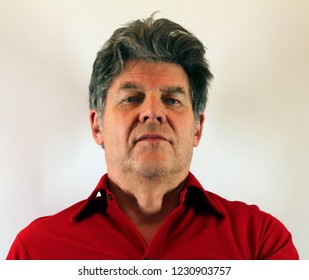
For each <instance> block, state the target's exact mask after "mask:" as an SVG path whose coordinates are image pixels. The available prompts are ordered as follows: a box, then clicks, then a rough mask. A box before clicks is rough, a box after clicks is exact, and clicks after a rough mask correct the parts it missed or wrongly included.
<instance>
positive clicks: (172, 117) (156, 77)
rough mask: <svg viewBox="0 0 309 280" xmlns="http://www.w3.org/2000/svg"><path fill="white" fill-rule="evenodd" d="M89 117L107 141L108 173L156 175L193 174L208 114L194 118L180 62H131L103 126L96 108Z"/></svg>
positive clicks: (115, 87) (97, 135)
mask: <svg viewBox="0 0 309 280" xmlns="http://www.w3.org/2000/svg"><path fill="white" fill-rule="evenodd" d="M90 121H91V127H92V133H93V136H94V139H95V141H96V143H97V144H99V145H104V149H105V158H106V164H107V168H108V173H109V175H111V174H112V175H113V176H121V174H124V173H132V172H133V173H134V174H137V175H139V176H143V177H147V178H152V177H156V176H161V177H162V176H165V175H173V174H175V175H176V174H179V173H184V174H187V173H188V170H189V167H190V163H191V159H192V151H193V147H195V146H197V145H198V143H199V140H200V137H201V133H202V126H203V121H204V115H203V114H202V115H201V118H200V119H199V120H195V119H194V114H193V109H192V102H191V96H190V89H189V82H188V77H187V75H186V73H185V71H184V70H183V68H182V67H181V66H179V65H177V64H173V63H163V62H157V63H152V62H145V61H141V60H129V61H127V62H126V63H125V66H124V70H123V72H122V73H121V74H120V75H119V76H118V77H117V78H116V79H115V80H114V81H113V83H112V85H111V87H110V89H109V91H108V93H107V98H106V104H105V110H104V112H103V119H102V124H101V125H100V122H99V119H98V114H97V112H96V111H91V113H90Z"/></svg>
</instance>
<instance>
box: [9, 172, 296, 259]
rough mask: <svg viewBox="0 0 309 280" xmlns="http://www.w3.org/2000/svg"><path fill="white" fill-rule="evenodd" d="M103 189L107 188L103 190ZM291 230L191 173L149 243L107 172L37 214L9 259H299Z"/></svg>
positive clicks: (18, 236)
mask: <svg viewBox="0 0 309 280" xmlns="http://www.w3.org/2000/svg"><path fill="white" fill-rule="evenodd" d="M99 194H100V195H99ZM298 258H299V257H298V254H297V251H296V249H295V247H294V245H293V243H292V237H291V234H290V233H289V232H288V231H287V229H286V228H285V227H284V226H283V224H282V223H281V222H279V221H278V220H277V219H276V218H274V217H273V216H271V215H270V214H267V213H265V212H262V211H261V210H259V208H258V207H257V206H249V205H247V204H245V203H242V202H238V201H234V202H232V201H228V200H226V199H224V198H222V197H219V196H218V195H216V194H213V193H211V192H208V191H205V190H204V189H203V188H202V186H201V185H200V183H199V182H198V181H197V179H196V178H195V177H194V176H193V175H192V174H191V173H190V174H189V176H188V178H187V180H186V183H185V186H184V189H183V191H182V192H181V195H180V203H179V206H178V207H177V208H175V209H174V210H173V212H172V213H171V214H170V215H169V216H168V217H167V218H166V220H165V221H164V222H163V223H162V225H161V227H160V228H159V230H158V231H157V233H156V234H155V236H154V238H153V239H152V241H151V242H150V244H149V245H148V246H147V245H146V243H145V241H144V240H143V238H142V236H141V235H140V233H139V232H138V230H137V229H136V227H135V226H134V224H133V223H132V222H131V221H130V220H129V218H128V217H127V216H126V215H125V214H124V213H123V212H122V211H121V210H120V209H119V208H118V206H117V202H116V199H115V197H114V195H113V194H112V193H111V192H110V191H109V190H108V187H107V175H104V176H103V177H102V178H101V180H100V182H99V183H98V185H97V187H96V189H95V190H94V191H93V192H92V194H91V195H90V196H89V198H88V199H87V200H84V201H81V202H79V203H77V204H75V205H73V206H71V207H69V208H67V209H65V210H63V211H61V212H59V213H58V214H55V215H53V216H48V217H42V218H39V219H37V220H35V221H33V222H32V223H31V224H30V225H29V226H27V227H26V228H25V229H23V230H22V231H21V232H20V233H19V234H18V235H17V237H16V239H15V241H14V243H13V245H12V247H11V249H10V251H9V253H8V256H7V259H36V260H42V259H48V260H62V259H72V260H73V259H74V260H76V259H80V260H81V259H92V260H94V259H114V260H115V259H204V260H206V259H213V260H216V259H225V260H233V259H298Z"/></svg>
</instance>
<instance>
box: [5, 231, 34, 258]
mask: <svg viewBox="0 0 309 280" xmlns="http://www.w3.org/2000/svg"><path fill="white" fill-rule="evenodd" d="M6 259H7V260H30V257H29V255H28V252H27V249H26V248H25V246H24V244H23V242H22V240H21V238H20V236H19V235H17V237H16V239H15V240H14V242H13V244H12V245H11V248H10V250H9V252H8V255H7V257H6Z"/></svg>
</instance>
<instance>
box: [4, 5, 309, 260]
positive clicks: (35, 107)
mask: <svg viewBox="0 0 309 280" xmlns="http://www.w3.org/2000/svg"><path fill="white" fill-rule="evenodd" d="M154 11H160V14H159V15H158V17H167V18H169V19H171V20H173V21H176V22H178V23H180V24H181V25H183V26H184V27H185V28H187V29H189V30H190V31H192V32H193V33H194V34H195V35H196V36H197V37H199V38H200V39H201V40H202V41H203V43H204V44H205V45H206V47H207V49H208V51H207V58H208V60H209V62H210V65H211V69H212V72H213V74H214V76H215V79H214V81H213V83H212V87H211V90H210V93H209V94H210V95H209V102H208V106H207V109H206V117H207V120H206V127H205V129H204V136H203V137H204V138H203V140H202V142H201V144H200V146H199V147H198V148H196V150H195V155H194V159H193V164H192V171H193V173H194V174H195V175H196V177H197V178H198V179H199V180H200V181H201V182H202V183H203V184H204V186H205V188H207V189H208V190H210V191H213V192H215V193H217V194H219V195H221V196H223V197H226V198H228V199H230V200H241V201H245V202H247V203H250V204H257V205H259V207H260V208H261V209H263V210H265V211H266V212H270V213H272V214H273V215H274V216H276V217H277V218H279V219H280V220H281V221H282V222H283V223H284V224H285V225H286V227H287V228H288V229H289V230H290V231H291V232H292V234H293V239H294V243H295V245H296V247H297V248H298V251H299V253H300V256H301V258H302V259H309V238H308V236H309V218H308V216H309V205H308V204H309V203H308V201H309V190H308V182H309V149H308V143H309V125H308V119H309V118H308V117H309V112H308V108H309V78H308V76H309V70H308V67H309V30H308V29H309V2H308V1H307V0H289V1H288V0H281V1H280V0H277V1H276V0H254V1H247V0H243V1H240V0H231V1H229V0H226V1H222V0H213V1H210V0H197V1H194V0H191V1H182V0H177V1H167V0H156V1H142V0H140V1H137V0H130V1H119V0H118V1H117V0H114V1H111V0H106V1H105V0H80V1H78V0H75V1H73V0H72V1H65V0H57V1H55V0H53V1H44V0H41V1H39V0H32V1H31V0H29V1H17V0H13V1H12V0H0V133H1V134H0V135H1V137H0V209H1V211H0V259H4V258H5V256H6V254H7V251H8V249H9V247H10V245H11V243H12V242H13V240H14V238H15V235H16V234H17V233H18V231H20V230H21V229H22V228H23V227H25V226H26V225H27V224H28V223H29V222H31V221H32V220H33V219H35V218H37V217H39V216H44V215H48V214H53V213H55V212H57V211H60V210H62V209H63V208H65V207H67V206H69V205H71V204H73V203H75V202H77V201H79V200H81V199H84V198H86V197H87V196H88V194H89V193H90V192H91V191H92V189H93V188H94V187H95V185H96V183H97V181H98V180H99V178H100V177H101V175H102V174H104V172H105V171H106V167H105V163H104V157H103V151H102V149H101V148H100V147H98V146H96V144H95V143H94V141H93V140H92V137H91V134H90V128H89V124H88V103H87V102H88V101H87V98H88V97H87V95H88V83H89V80H90V75H91V69H92V63H93V61H94V59H95V55H96V52H97V51H98V49H99V48H100V47H101V46H102V44H103V43H104V42H105V41H106V40H107V39H108V37H109V36H110V35H111V33H112V31H114V30H115V29H116V28H118V27H120V26H121V25H122V24H124V23H126V22H128V21H131V20H134V19H138V18H144V17H148V16H149V15H150V14H152V13H153V12H154Z"/></svg>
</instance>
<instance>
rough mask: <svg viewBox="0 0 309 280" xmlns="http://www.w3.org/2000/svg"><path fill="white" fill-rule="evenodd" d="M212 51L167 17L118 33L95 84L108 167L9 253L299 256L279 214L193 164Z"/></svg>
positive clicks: (94, 108)
mask: <svg viewBox="0 0 309 280" xmlns="http://www.w3.org/2000/svg"><path fill="white" fill-rule="evenodd" d="M204 54H205V49H204V46H203V44H202V43H201V42H200V41H199V40H198V39H197V38H196V37H195V36H194V35H192V34H191V33H189V32H188V31H186V30H185V29H184V28H183V27H181V26H180V25H178V24H176V23H173V22H171V21H169V20H167V19H158V20H155V19H154V18H153V17H150V18H148V19H146V20H143V21H139V20H138V21H134V22H132V23H130V24H128V25H127V26H125V27H123V28H120V29H118V30H116V31H115V32H114V34H113V35H112V36H111V38H110V39H109V40H108V41H107V42H106V44H105V45H104V46H103V47H102V49H101V50H100V51H99V52H98V54H97V58H96V60H95V62H94V66H93V73H92V78H91V83H90V87H89V88H90V98H89V100H90V124H91V129H92V134H93V137H94V140H95V142H96V143H97V144H99V145H101V146H102V147H103V149H104V151H105V160H106V165H107V174H105V175H104V176H103V177H102V179H101V180H100V182H99V183H98V185H97V187H96V189H95V190H94V191H93V193H92V194H91V195H90V197H89V198H88V199H87V200H85V201H82V202H79V203H77V204H75V205H73V206H71V207H69V208H67V209H65V210H63V211H61V212H60V213H58V214H56V215H53V216H49V217H44V218H40V219H38V220H36V221H34V222H33V223H31V224H30V225H29V226H28V227H26V228H25V229H24V230H22V231H21V232H20V233H19V234H18V236H17V237H16V240H15V241H14V243H13V245H12V247H11V250H10V252H9V254H8V257H7V258H8V259H298V254H297V251H296V249H295V247H294V245H293V243H292V237H291V234H290V233H289V232H288V231H287V229H286V228H285V227H284V226H283V225H282V224H281V223H280V222H279V221H278V220H277V219H275V218H274V217H272V216H271V215H269V214H267V213H264V212H262V211H260V210H259V209H258V207H256V206H249V205H246V204H245V203H242V202H231V201H228V200H226V199H224V198H221V197H219V196H218V195H215V194H213V193H210V192H208V191H206V190H204V189H203V187H202V186H201V185H200V183H199V182H198V181H197V179H196V178H195V177H194V176H193V174H191V173H190V171H189V169H190V163H191V159H192V152H193V147H196V146H197V145H198V144H199V141H200V139H201V135H202V130H203V124H204V119H205V117H204V109H205V104H206V99H207V87H208V84H209V82H210V80H211V78H212V74H211V72H210V70H209V66H208V64H207V61H206V60H205V58H204Z"/></svg>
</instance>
